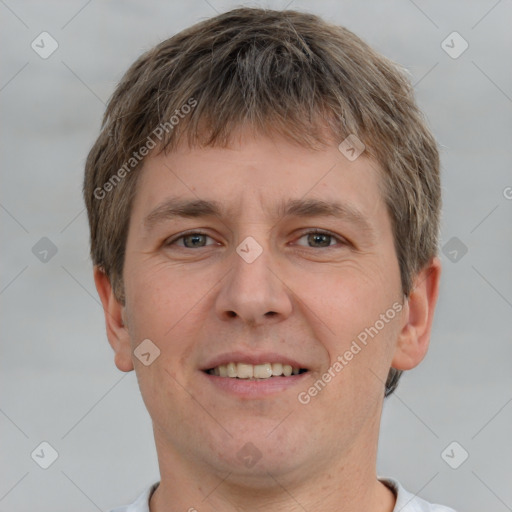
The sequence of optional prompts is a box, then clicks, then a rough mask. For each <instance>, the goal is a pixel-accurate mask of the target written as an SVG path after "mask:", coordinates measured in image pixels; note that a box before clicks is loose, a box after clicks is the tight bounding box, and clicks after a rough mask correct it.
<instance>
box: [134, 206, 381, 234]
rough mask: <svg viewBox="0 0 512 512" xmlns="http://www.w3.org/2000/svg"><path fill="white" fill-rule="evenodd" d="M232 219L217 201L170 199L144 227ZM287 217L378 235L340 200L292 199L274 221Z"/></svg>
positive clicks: (150, 215)
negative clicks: (331, 221) (339, 222)
mask: <svg viewBox="0 0 512 512" xmlns="http://www.w3.org/2000/svg"><path fill="white" fill-rule="evenodd" d="M223 214H224V216H225V217H233V216H232V215H229V214H228V213H227V212H224V208H223V206H222V204H221V203H219V202H218V201H206V200H203V199H179V198H169V199H167V200H166V201H164V202H163V203H162V204H160V205H159V206H157V207H156V208H155V209H154V210H152V211H151V212H150V213H149V214H148V215H147V216H146V217H145V219H144V227H145V228H146V230H147V231H151V230H152V229H153V228H154V227H155V226H156V225H158V224H160V223H162V222H164V221H167V220H172V219H174V218H180V217H181V218H202V217H219V218H222V217H223ZM285 217H299V218H307V217H333V218H337V219H344V220H347V221H348V222H350V223H352V224H354V225H356V226H357V227H358V228H359V229H360V230H362V231H363V232H365V233H366V234H367V235H370V236H371V237H372V238H373V237H374V236H375V230H374V228H373V227H372V225H371V223H370V222H369V220H368V219H367V218H366V217H365V216H364V214H363V213H362V212H361V211H360V210H358V209H357V208H356V207H355V206H352V205H350V204H347V203H340V202H338V201H324V200H322V199H313V198H310V199H290V200H288V201H282V202H281V203H280V204H279V205H278V207H277V208H276V211H275V218H277V219H280V218H285Z"/></svg>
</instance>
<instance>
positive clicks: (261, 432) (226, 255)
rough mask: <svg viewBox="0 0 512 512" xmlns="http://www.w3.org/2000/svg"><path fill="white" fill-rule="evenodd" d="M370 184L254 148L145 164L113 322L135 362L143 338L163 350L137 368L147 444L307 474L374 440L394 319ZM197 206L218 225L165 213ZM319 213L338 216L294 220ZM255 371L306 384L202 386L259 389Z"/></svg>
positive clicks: (392, 257) (390, 273) (385, 224)
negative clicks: (150, 429)
mask: <svg viewBox="0 0 512 512" xmlns="http://www.w3.org/2000/svg"><path fill="white" fill-rule="evenodd" d="M380 172H381V171H380V169H379V168H378V166H377V165H376V164H375V163H371V162H370V161H369V160H368V159H366V158H365V156H364V153H363V154H362V155H361V156H360V157H359V158H357V159H356V160H355V161H353V162H351V161H349V160H348V159H347V158H346V157H345V156H344V155H343V154H342V153H341V152H340V151H339V150H338V148H337V147H336V145H334V144H333V145H332V147H330V148H329V149H327V150H321V151H313V150H310V149H306V148H303V147H300V146H297V145H294V144H292V143H290V142H287V141H284V140H282V139H277V138H265V137H263V136H255V137H250V136H249V134H246V135H243V134H241V139H240V140H239V142H238V143H236V144H234V145H232V146H231V147H230V149H219V148H206V149H197V148H196V149H188V148H186V147H180V148H178V150H177V151H175V152H172V153H171V154H168V155H164V154H161V155H157V156H152V157H150V158H148V159H147V161H146V162H145V164H144V169H143V171H142V175H141V176H140V181H139V183H138V185H137V192H136V197H135V200H134V204H133V209H132V213H131V218H130V225H129V233H128V239H127V247H126V256H125V266H124V274H123V275H124V284H125V293H126V307H125V311H124V319H125V324H126V326H127V330H128V331H127V332H128V333H129V340H128V341H127V342H126V343H130V344H131V347H130V349H131V350H133V349H135V348H136V347H137V346H138V345H139V344H140V343H141V342H142V341H143V340H147V339H149V340H151V343H152V344H154V345H155V346H156V347H158V349H159V350H160V355H159V356H158V357H157V358H156V359H155V360H154V361H153V362H152V363H151V364H149V365H147V366H146V365H145V364H143V363H142V362H141V361H139V359H138V358H136V357H135V356H132V357H133V364H134V366H135V370H136V373H137V377H138V380H139V384H140V388H141V393H142V396H143V399H144V401H145V404H146V406H147V408H148V411H149V413H150V415H151V417H152V420H153V424H154V429H155V436H156V442H157V446H159V447H162V446H165V447H166V448H165V449H166V450H167V451H168V453H169V454H174V456H175V457H178V458H179V457H183V458H186V459H187V460H189V461H191V462H195V463H198V464H202V465H203V466H204V465H206V466H209V467H210V468H214V469H215V470H217V471H219V472H223V471H224V472H226V471H230V472H233V471H235V472H237V473H239V474H246V475H249V474H254V473H255V472H261V473H266V472H270V473H271V474H279V473H285V472H289V471H301V470H302V471H306V472H308V473H310V472H311V471H312V470H314V468H315V467H320V466H321V465H322V464H325V463H328V461H329V460H331V459H335V458H336V459H339V458H340V456H342V455H347V454H348V452H349V451H350V450H352V449H355V447H357V446H363V445H364V443H365V442H367V441H368V437H372V436H373V437H374V436H376V433H377V431H378V424H379V420H380V412H381V406H382V399H383V392H384V385H383V382H384V381H385V380H386V376H387V374H388V370H389V367H390V365H391V361H392V359H393V354H394V350H395V344H396V339H397V336H398V333H399V332H400V329H401V327H402V325H403V317H404V315H403V311H402V312H400V307H401V306H399V305H401V304H402V294H401V283H400V273H399V266H398V261H397V258H396V253H395V250H394V244H393V235H392V227H391V221H390V218H389V215H388V213H387V210H386V207H385V204H384V199H383V197H382V195H381V192H380V191H379V188H378V180H379V173H380ZM199 200H201V201H208V202H212V203H216V204H217V206H218V207H219V210H220V211H219V212H218V215H215V214H208V212H207V210H208V209H203V210H202V211H199V212H198V215H197V216H192V215H190V216H180V215H173V214H172V212H171V209H172V206H173V205H171V203H170V202H172V201H181V202H184V201H191V202H193V201H199ZM315 201H322V202H324V203H334V202H336V203H338V204H339V205H341V206H342V207H343V209H340V213H339V216H337V215H329V214H328V213H325V212H324V213H322V212H321V211H319V210H318V209H317V213H315V212H314V211H313V210H311V209H309V210H308V209H304V208H302V211H301V208H300V206H301V203H303V202H307V203H309V206H310V207H311V205H312V204H313V203H314V202H315ZM292 202H295V203H292ZM293 205H295V206H296V208H295V209H294V210H293V209H290V208H289V207H290V206H293ZM297 206H298V207H297ZM303 206H304V205H303ZM306 206H307V204H306ZM287 209H289V210H290V211H289V212H288V214H287V215H284V216H283V213H284V212H285V211H286V210H287ZM308 231H311V233H309V234H308ZM393 305H394V306H393ZM390 310H393V312H391V311H390ZM365 329H367V330H366V331H365ZM364 332H366V344H364V343H363V342H361V341H360V340H362V339H364V338H365V336H364V335H362V334H361V333H364ZM369 332H371V333H372V334H371V335H370V334H369ZM358 336H359V338H358ZM127 339H128V338H127ZM354 341H356V343H357V346H358V347H359V350H357V348H356V345H354V344H353V342H354ZM146 343H148V342H146ZM152 346H153V345H148V347H152ZM351 348H352V350H351V353H352V357H350V356H349V355H348V356H347V355H345V354H346V352H347V351H350V349H351ZM152 350H153V349H150V350H149V352H150V353H152ZM144 357H145V358H146V359H151V358H152V357H153V356H147V355H146V356H144ZM340 358H341V359H340ZM336 361H338V363H339V364H338V365H336V364H335V363H336ZM341 361H343V362H341ZM228 363H235V365H230V366H229V368H228V367H227V366H226V365H227V364H228ZM238 363H246V364H250V363H252V364H256V363H259V364H260V366H257V367H256V366H251V365H249V366H247V365H240V366H238ZM264 363H270V364H271V366H270V369H271V370H275V372H276V373H279V372H280V367H279V364H281V365H284V364H290V365H291V366H294V367H297V368H300V369H301V370H306V371H302V372H301V373H299V374H296V375H294V374H292V375H291V376H283V375H279V376H272V377H270V378H268V379H263V378H261V379H258V380H252V379H244V378H233V377H225V376H221V375H214V374H211V373H215V372H218V373H221V372H222V373H223V374H225V372H226V371H228V370H229V371H230V372H235V371H237V372H238V371H240V372H241V373H237V375H240V376H244V375H245V374H244V373H243V372H251V371H253V372H254V371H255V372H256V373H257V375H262V376H263V375H264V374H265V372H269V366H261V365H263V364H264ZM272 363H274V365H272ZM340 365H341V368H340ZM219 366H224V369H223V368H218V367H219ZM215 367H217V368H218V370H215V371H213V369H214V368H215ZM208 370H212V372H210V373H209V372H208ZM326 373H327V374H329V375H330V376H331V378H330V379H329V378H328V377H325V374H326ZM231 374H233V373H231ZM323 375H324V381H323V385H322V384H318V383H317V385H316V388H315V389H316V393H315V391H311V390H310V388H311V387H314V386H315V382H317V381H318V380H319V379H320V380H322V376H323ZM325 381H328V382H327V383H326V382H325ZM248 443H251V444H248ZM254 461H257V464H256V465H254ZM301 468H302V469H301Z"/></svg>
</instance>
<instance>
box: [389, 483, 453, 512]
mask: <svg viewBox="0 0 512 512" xmlns="http://www.w3.org/2000/svg"><path fill="white" fill-rule="evenodd" d="M379 480H380V481H381V482H382V483H383V484H385V485H387V486H388V487H389V488H390V489H391V490H392V491H393V492H394V493H395V495H396V504H395V508H394V509H393V512H399V511H400V512H456V511H455V510H454V509H453V508H450V507H445V506H443V505H437V504H435V503H429V502H428V501H425V500H423V499H421V498H419V497H418V496H416V495H414V494H412V493H410V492H409V491H406V490H405V489H404V488H403V487H402V485H401V484H400V482H398V480H395V479H394V478H385V477H379Z"/></svg>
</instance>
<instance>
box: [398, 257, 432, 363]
mask: <svg viewBox="0 0 512 512" xmlns="http://www.w3.org/2000/svg"><path fill="white" fill-rule="evenodd" d="M440 278H441V260H440V259H439V258H438V257H437V256H436V257H434V258H432V259H431V260H430V262H429V263H428V265H426V266H425V267H424V268H423V269H422V270H421V271H420V272H419V273H418V274H417V276H416V277H415V279H414V285H413V288H412V290H411V293H410V294H409V298H408V299H407V300H406V301H405V304H404V317H403V318H404V323H403V327H402V330H401V331H400V334H399V336H398V341H397V345H396V348H395V354H394V356H393V360H392V362H391V366H392V367H393V368H396V369H397V370H410V369H411V368H414V367H415V366H417V365H418V364H419V363H420V362H421V361H422V360H423V358H424V357H425V355H426V353H427V350H428V345H429V341H430V331H431V328H432V321H433V319H434V309H435V307H436V303H437V297H438V295H439V281H440Z"/></svg>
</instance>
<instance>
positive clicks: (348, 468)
mask: <svg viewBox="0 0 512 512" xmlns="http://www.w3.org/2000/svg"><path fill="white" fill-rule="evenodd" d="M372 427H373V428H372V429H371V430H372V431H371V432H368V431H366V429H363V430H364V431H362V432H361V433H360V435H359V436H358V437H357V439H356V440H355V442H354V444H353V445H352V446H351V447H350V449H348V450H347V451H346V452H345V453H342V454H340V453H337V452H336V451H335V450H336V448H333V450H332V457H331V458H330V460H325V458H323V457H322V458H320V459H322V460H320V459H319V460H316V461H311V464H308V466H307V468H306V470H305V469H304V465H300V467H296V468H291V469H289V470H287V471H281V472H279V473H276V472H273V471H272V470H271V469H269V468H267V470H262V471H260V472H258V473H254V474H253V475H252V476H251V477H247V476H240V475H238V474H235V473H234V472H229V471H225V472H219V471H217V470H215V469H214V468H211V467H209V466H207V465H206V464H205V463H204V461H194V460H193V459H191V458H190V457H187V456H186V454H181V453H179V452H178V451H176V450H174V449H173V448H171V447H170V446H169V442H168V440H167V439H165V438H164V436H163V435H161V433H159V432H158V431H157V430H155V441H156V447H157V452H158V455H159V462H160V475H161V480H160V485H159V486H158V488H157V489H156V491H155V492H154V493H153V495H152V497H151V500H150V511H151V512H175V511H177V510H190V511H194V509H195V510H198V511H200V512H214V511H218V510H222V511H223V512H235V511H249V510H250V511H251V512H259V511H264V510H269V509H271V510H273V511H276V512H280V511H283V512H284V511H286V512H299V511H300V512H304V510H322V511H323V512H359V511H361V510H367V511H369V512H370V511H371V512H392V511H393V508H394V505H395V496H394V494H393V492H392V491H391V490H390V489H389V488H388V487H386V486H385V485H384V484H382V483H381V482H379V481H378V480H377V477H376V467H375V466H376V458H377V441H378V427H379V425H378V422H377V425H372ZM369 434H371V435H369Z"/></svg>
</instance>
